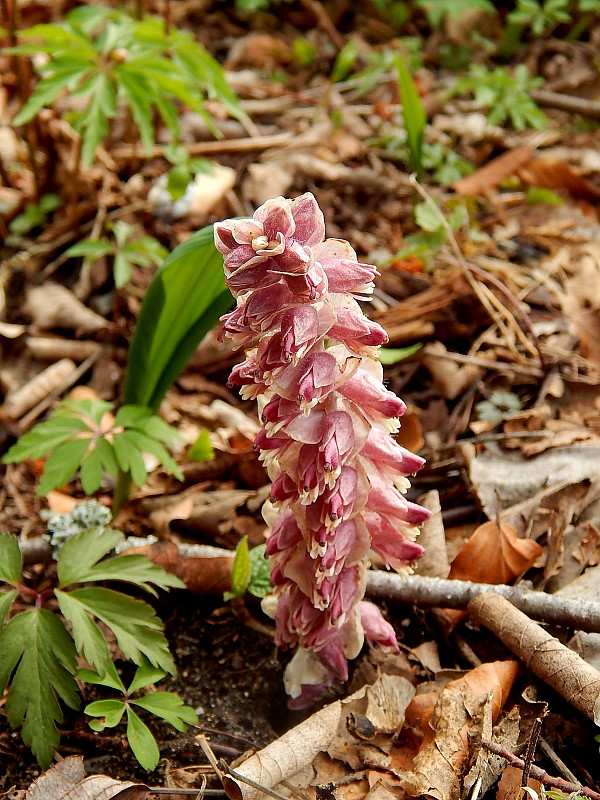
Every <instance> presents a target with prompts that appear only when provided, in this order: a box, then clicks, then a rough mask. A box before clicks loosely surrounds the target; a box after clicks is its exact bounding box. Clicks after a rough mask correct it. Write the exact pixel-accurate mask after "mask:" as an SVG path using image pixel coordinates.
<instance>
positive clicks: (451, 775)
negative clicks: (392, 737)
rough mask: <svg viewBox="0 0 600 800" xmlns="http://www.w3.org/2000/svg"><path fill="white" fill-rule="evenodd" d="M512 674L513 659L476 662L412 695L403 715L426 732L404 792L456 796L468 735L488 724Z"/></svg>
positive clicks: (450, 799)
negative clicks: (430, 690)
mask: <svg viewBox="0 0 600 800" xmlns="http://www.w3.org/2000/svg"><path fill="white" fill-rule="evenodd" d="M517 672H518V663H517V662H515V661H497V662H494V663H488V664H481V665H480V666H478V667H475V669H473V670H471V671H469V672H468V673H466V674H465V675H463V676H462V677H460V678H458V679H457V680H453V681H450V683H448V684H447V685H446V686H445V687H444V688H443V689H442V691H441V692H439V693H437V692H435V693H428V694H423V695H416V697H415V698H414V699H413V701H412V703H411V704H410V706H409V707H408V708H407V710H406V718H407V721H411V722H412V724H414V723H415V722H416V721H417V720H419V719H420V720H421V723H422V725H423V732H424V735H425V736H424V740H423V744H422V745H421V748H420V750H419V752H418V754H417V756H416V758H415V760H414V763H413V767H412V772H411V773H410V774H409V775H408V776H407V777H406V779H405V781H404V783H403V788H404V789H405V790H406V791H407V792H408V794H410V795H411V796H413V797H418V796H420V795H425V796H427V797H432V798H436V800H458V798H459V797H460V794H461V775H462V773H463V766H464V764H465V761H466V759H467V756H468V755H469V751H470V747H469V737H470V735H472V734H473V733H474V732H475V731H476V730H479V731H480V733H481V730H482V726H483V727H485V728H486V729H487V728H489V727H490V725H491V723H492V722H493V721H494V720H495V719H496V718H497V716H498V713H499V711H500V709H501V708H502V706H503V704H504V702H505V701H506V698H507V697H508V695H509V693H510V690H511V688H512V685H513V683H514V681H515V678H516V676H517ZM433 703H435V705H434V707H433V708H432V704H433ZM486 720H487V723H486Z"/></svg>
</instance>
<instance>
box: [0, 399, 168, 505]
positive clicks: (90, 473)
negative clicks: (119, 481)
mask: <svg viewBox="0 0 600 800" xmlns="http://www.w3.org/2000/svg"><path fill="white" fill-rule="evenodd" d="M112 410H113V406H112V404H111V403H108V402H106V401H105V400H65V401H63V402H62V403H61V404H60V405H59V406H58V408H57V409H56V411H54V412H53V414H52V415H51V416H50V418H49V419H48V420H47V421H46V422H40V423H39V424H38V425H36V426H35V427H34V428H32V429H31V430H30V431H28V432H27V433H25V434H24V435H23V436H21V438H20V439H19V440H18V441H17V442H16V443H15V444H14V445H13V446H12V447H11V448H10V449H9V451H8V452H7V453H6V454H5V456H4V458H3V459H2V460H3V462H4V463H5V464H15V463H19V462H21V461H24V460H25V459H28V458H29V459H37V458H43V457H45V456H47V458H46V463H45V465H44V472H43V475H42V478H41V480H40V483H39V486H38V490H37V492H38V494H39V495H45V494H47V493H48V492H49V491H51V490H52V489H57V488H60V487H61V486H63V485H64V484H65V483H67V482H68V481H69V480H71V478H72V477H73V476H74V475H75V473H77V472H79V473H80V477H81V483H82V485H83V490H84V491H85V493H86V494H93V493H94V492H96V491H97V490H98V489H99V488H100V485H101V483H102V480H103V478H104V475H105V474H108V475H111V476H113V477H116V476H117V474H118V472H119V470H123V471H127V472H129V473H131V477H132V480H133V482H134V483H135V484H136V485H137V486H143V484H144V483H145V481H146V477H147V474H148V471H147V468H146V464H145V463H144V458H143V453H151V454H152V455H154V456H156V458H157V459H158V460H159V462H160V463H161V464H162V466H163V468H164V469H165V470H167V472H169V473H170V474H172V475H175V476H176V477H177V478H179V480H182V479H183V475H182V473H181V471H180V469H179V467H178V466H177V463H176V462H175V460H174V459H173V458H172V456H171V455H170V454H169V452H168V450H167V449H166V447H165V445H166V444H174V443H175V442H176V441H179V440H180V436H179V434H178V433H177V431H176V430H175V429H174V428H171V427H170V426H169V425H167V423H166V422H164V421H163V420H162V419H160V418H159V417H157V416H155V415H154V414H153V413H152V412H151V411H150V409H148V408H146V407H144V406H134V405H127V406H122V407H121V408H120V409H119V411H117V413H116V416H115V417H114V418H113V417H112Z"/></svg>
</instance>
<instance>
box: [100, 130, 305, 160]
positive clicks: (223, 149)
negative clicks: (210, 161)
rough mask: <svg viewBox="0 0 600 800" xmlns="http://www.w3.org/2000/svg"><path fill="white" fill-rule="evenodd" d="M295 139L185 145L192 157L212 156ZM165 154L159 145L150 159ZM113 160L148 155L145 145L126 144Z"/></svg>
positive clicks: (286, 135)
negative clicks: (212, 154)
mask: <svg viewBox="0 0 600 800" xmlns="http://www.w3.org/2000/svg"><path fill="white" fill-rule="evenodd" d="M292 139H293V135H292V134H291V133H275V134H273V135H272V136H255V137H253V138H248V139H222V140H220V141H218V142H192V143H191V144H184V147H185V149H186V150H187V152H188V153H189V154H190V155H191V156H200V155H210V154H211V153H235V152H238V153H243V152H249V151H251V150H268V149H269V148H270V147H280V146H281V145H284V144H289V143H290V142H291V141H292ZM164 153H165V146H163V145H157V146H156V147H152V148H151V149H150V155H149V158H161V156H163V155H164ZM110 154H111V156H113V158H134V157H135V156H140V157H141V156H144V155H147V153H146V150H145V149H144V147H143V145H141V144H140V145H133V144H124V145H121V146H120V147H115V148H114V150H111V153H110Z"/></svg>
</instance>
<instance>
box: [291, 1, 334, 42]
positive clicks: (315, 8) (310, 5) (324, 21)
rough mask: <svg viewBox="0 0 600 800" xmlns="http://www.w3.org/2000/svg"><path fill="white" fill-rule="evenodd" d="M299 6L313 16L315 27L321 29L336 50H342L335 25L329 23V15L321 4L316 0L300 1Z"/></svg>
mask: <svg viewBox="0 0 600 800" xmlns="http://www.w3.org/2000/svg"><path fill="white" fill-rule="evenodd" d="M300 5H303V6H304V8H306V9H307V11H310V13H311V14H312V15H313V17H314V18H315V19H316V21H317V25H318V26H319V27H320V28H322V29H323V30H324V31H325V33H326V34H327V36H329V38H330V39H331V43H332V44H333V46H334V47H335V48H336V49H337V50H342V48H343V47H344V40H343V38H342V37H341V36H340V34H339V32H338V31H337V30H336V27H335V25H334V24H333V22H332V21H331V19H330V17H329V14H328V13H327V11H326V10H325V7H324V5H323V3H318V2H317V0H300Z"/></svg>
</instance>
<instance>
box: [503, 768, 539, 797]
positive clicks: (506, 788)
mask: <svg viewBox="0 0 600 800" xmlns="http://www.w3.org/2000/svg"><path fill="white" fill-rule="evenodd" d="M522 780H523V770H521V769H518V767H511V766H510V765H509V766H507V767H505V768H504V771H503V773H502V777H501V778H500V782H499V783H498V788H497V789H496V800H520V798H523V799H524V798H526V797H527V794H526V793H524V792H523V791H522V790H521V782H522ZM527 785H528V786H529V787H530V788H532V789H533V791H534V792H535V793H536V794H537V795H538V797H542V796H543V795H542V793H541V788H542V784H541V783H540V782H539V781H536V780H535V778H529V781H528V783H527Z"/></svg>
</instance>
